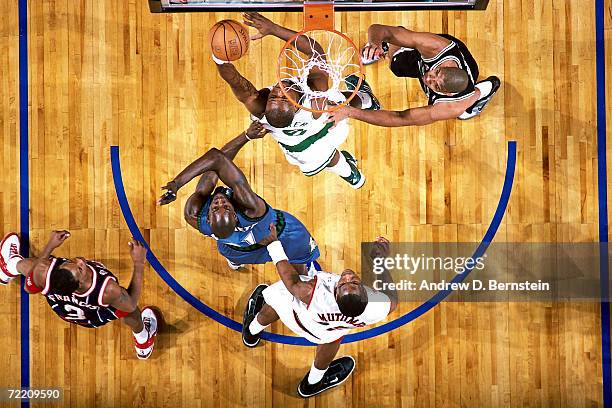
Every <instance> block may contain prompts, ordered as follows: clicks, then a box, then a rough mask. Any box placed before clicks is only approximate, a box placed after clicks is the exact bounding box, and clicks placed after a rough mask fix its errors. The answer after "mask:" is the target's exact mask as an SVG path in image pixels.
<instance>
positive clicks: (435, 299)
mask: <svg viewBox="0 0 612 408" xmlns="http://www.w3.org/2000/svg"><path fill="white" fill-rule="evenodd" d="M110 153H111V165H112V172H113V181H114V184H115V192H116V194H117V199H118V200H119V206H120V207H121V212H122V214H123V218H124V219H125V222H126V224H127V226H128V228H129V230H130V232H131V233H132V236H133V237H134V238H136V239H137V240H139V241H141V242H143V243H144V244H145V246H146V247H147V249H148V252H147V260H148V261H149V263H150V264H151V266H152V267H153V269H154V270H155V272H156V273H157V274H158V275H159V277H160V278H161V279H162V280H163V281H164V282H166V284H167V285H168V286H170V288H171V289H172V290H174V292H176V294H177V295H179V296H180V297H181V298H183V300H185V301H186V302H187V303H189V304H190V305H191V306H193V307H194V308H196V309H197V310H199V311H200V312H201V313H203V314H205V315H206V316H208V317H210V318H211V319H214V320H215V321H217V322H218V323H220V324H222V325H224V326H225V327H228V328H230V329H232V330H235V331H238V332H240V331H242V324H241V323H238V322H237V321H235V320H233V319H230V318H229V317H227V316H224V315H222V314H221V313H219V312H217V311H216V310H214V309H213V308H211V307H210V306H208V305H206V304H205V303H203V302H202V301H201V300H200V299H198V298H197V297H195V296H193V295H192V294H191V293H190V292H189V291H188V290H187V289H185V288H184V287H183V286H182V285H181V284H180V283H178V282H177V281H176V279H174V277H173V276H172V275H171V274H170V273H169V272H168V271H167V270H166V268H164V266H163V265H162V264H161V262H160V261H159V260H158V259H157V257H156V256H155V254H154V253H153V251H152V250H151V248H150V247H149V244H148V243H147V242H146V241H145V240H144V237H143V235H142V233H141V232H140V229H139V228H138V225H137V224H136V221H135V219H134V215H133V214H132V210H131V209H130V205H129V202H128V200H127V196H126V194H125V188H124V184H123V178H122V176H121V162H120V159H119V146H111V150H110ZM515 167H516V141H509V142H508V154H507V159H506V175H505V178H504V184H503V187H502V191H501V195H500V198H499V202H498V204H497V209H496V210H495V213H494V215H493V219H492V220H491V223H490V225H489V228H488V229H487V232H486V233H485V235H484V237H483V239H482V241H481V242H480V244H479V245H478V247H477V248H476V250H475V251H474V254H473V255H472V257H473V258H478V257H480V256H482V255H484V253H485V251H486V250H487V248H488V247H489V245H490V244H491V241H493V238H494V237H495V234H496V233H497V230H498V228H499V226H500V225H501V221H502V219H503V218H504V213H505V212H506V208H507V207H508V201H509V200H510V194H511V192H512V184H513V182H514V171H515ZM470 272H472V268H470V269H467V270H466V272H465V273H463V274H461V275H457V276H456V277H455V278H454V279H453V280H452V281H451V282H462V281H463V280H465V278H466V277H467V276H468V275H469V274H470ZM451 293H452V290H450V289H448V290H442V291H439V292H438V293H436V294H435V295H434V296H432V297H431V298H430V299H429V300H427V301H426V302H425V303H423V304H421V305H420V306H418V307H417V308H415V309H413V310H411V311H410V312H408V313H406V314H405V315H403V316H401V317H398V318H397V319H395V320H392V321H390V322H387V323H385V324H383V325H381V326H378V327H374V328H371V329H368V330H364V331H361V332H357V333H353V334H349V335H348V336H346V337H344V340H343V341H342V342H343V343H352V342H355V341H360V340H365V339H370V338H372V337H375V336H379V335H381V334H384V333H387V332H389V331H391V330H394V329H396V328H398V327H401V326H403V325H405V324H407V323H409V322H411V321H413V320H414V319H416V318H417V317H419V316H421V315H423V314H424V313H427V312H428V311H429V310H430V309H432V308H433V307H435V306H436V305H438V304H439V303H440V302H442V301H443V300H444V299H446V297H448V296H449V295H450V294H451ZM261 337H262V338H263V339H264V340H267V341H272V342H276V343H282V344H290V345H297V346H313V345H315V344H313V343H311V342H309V341H308V340H306V339H304V338H302V337H296V336H286V335H282V334H276V333H270V332H263V334H262V336H261Z"/></svg>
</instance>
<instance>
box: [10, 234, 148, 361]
mask: <svg viewBox="0 0 612 408" xmlns="http://www.w3.org/2000/svg"><path fill="white" fill-rule="evenodd" d="M69 236H70V233H69V232H68V231H53V232H52V233H51V237H50V238H49V241H48V242H47V244H46V245H45V247H44V249H43V250H42V252H41V254H40V256H38V257H36V258H27V259H24V258H23V257H22V256H21V255H20V254H19V251H20V246H21V244H20V241H19V237H18V236H17V234H14V233H11V234H8V235H7V236H6V237H4V239H3V240H2V242H1V243H0V283H2V284H8V282H9V281H11V280H12V279H15V278H17V277H18V276H19V275H23V276H25V278H26V284H25V291H26V292H28V293H29V294H34V293H40V294H42V295H43V296H44V297H45V299H46V300H47V303H49V306H51V309H52V310H53V311H54V312H55V313H56V314H57V315H58V316H59V317H61V318H62V319H64V320H65V321H67V322H68V323H73V324H78V325H79V326H82V327H88V328H97V327H100V326H103V325H105V324H106V323H108V322H111V321H113V320H117V319H123V322H124V323H125V324H127V325H128V326H129V327H130V329H131V330H132V332H133V335H134V342H135V345H134V346H135V349H136V355H137V357H138V358H139V359H141V360H145V359H147V358H149V357H150V356H151V353H152V352H153V346H154V344H155V337H156V335H157V327H158V317H157V315H156V312H155V311H154V310H153V309H152V308H150V307H145V308H143V309H142V312H141V310H140V309H139V308H138V299H139V298H140V293H141V292H142V275H143V272H144V264H145V259H146V254H147V250H146V248H145V247H144V246H143V245H142V244H141V243H140V242H138V241H136V240H132V241H131V242H129V247H130V256H131V257H132V261H133V262H134V274H133V276H132V281H131V282H130V285H129V286H128V288H127V289H125V288H123V287H121V286H119V282H118V281H117V278H116V277H115V275H113V274H112V273H111V272H110V271H109V270H108V269H106V267H105V266H104V265H102V264H101V263H99V262H95V261H89V260H87V259H84V258H73V259H65V258H57V257H54V256H52V255H51V253H52V252H53V251H54V250H55V249H56V248H58V247H59V246H61V245H62V244H63V243H64V242H65V241H66V240H67V239H68V237H69Z"/></svg>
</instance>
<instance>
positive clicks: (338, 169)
mask: <svg viewBox="0 0 612 408" xmlns="http://www.w3.org/2000/svg"><path fill="white" fill-rule="evenodd" d="M339 156H340V160H338V163H336V165H335V166H333V167H326V169H327V171H331V172H332V173H334V174H337V175H339V176H340V177H348V176H350V175H351V166H349V164H348V162H347V161H346V157H344V155H343V154H341V153H340V154H339Z"/></svg>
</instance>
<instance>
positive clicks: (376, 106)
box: [344, 74, 380, 110]
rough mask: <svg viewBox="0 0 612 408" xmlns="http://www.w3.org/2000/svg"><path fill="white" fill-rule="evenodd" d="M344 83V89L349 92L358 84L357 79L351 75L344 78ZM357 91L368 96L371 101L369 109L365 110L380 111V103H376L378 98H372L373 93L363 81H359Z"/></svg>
mask: <svg viewBox="0 0 612 408" xmlns="http://www.w3.org/2000/svg"><path fill="white" fill-rule="evenodd" d="M344 82H345V83H346V88H347V89H348V90H349V91H352V90H353V89H355V87H356V86H357V83H359V77H358V76H357V75H354V74H351V75H349V76H347V77H346V78H344ZM358 91H359V92H362V93H364V94H366V95H368V96H369V97H370V98H371V99H372V105H371V106H370V107H369V108H365V110H380V102H379V101H378V98H376V96H374V91H372V88H371V87H370V85H369V84H368V83H367V82H366V80H365V79H363V80H362V81H361V85H360V86H359V90H358Z"/></svg>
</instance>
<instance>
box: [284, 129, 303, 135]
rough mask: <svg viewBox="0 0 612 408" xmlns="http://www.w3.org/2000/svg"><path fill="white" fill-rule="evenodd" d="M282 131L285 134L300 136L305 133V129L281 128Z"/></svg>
mask: <svg viewBox="0 0 612 408" xmlns="http://www.w3.org/2000/svg"><path fill="white" fill-rule="evenodd" d="M283 133H284V134H286V135H287V136H302V135H303V134H304V133H306V129H296V130H283Z"/></svg>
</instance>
